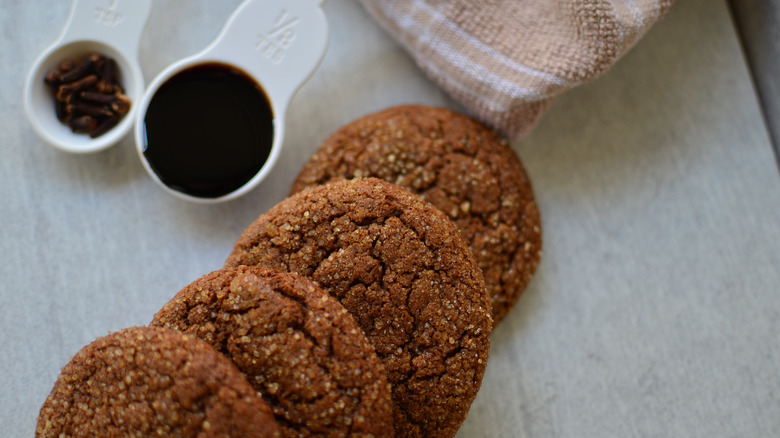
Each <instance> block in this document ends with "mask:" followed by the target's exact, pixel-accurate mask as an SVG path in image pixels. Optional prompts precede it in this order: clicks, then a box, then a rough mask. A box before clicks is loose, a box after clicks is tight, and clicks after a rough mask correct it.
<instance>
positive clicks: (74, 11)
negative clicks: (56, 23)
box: [59, 0, 152, 59]
mask: <svg viewBox="0 0 780 438" xmlns="http://www.w3.org/2000/svg"><path fill="white" fill-rule="evenodd" d="M151 8H152V0H73V4H72V6H71V9H70V16H69V17H68V22H67V24H66V25H65V30H63V32H62V36H60V40H59V43H61V44H64V43H68V42H72V41H84V40H88V41H100V42H103V43H106V44H108V45H110V46H112V47H114V48H116V49H117V50H119V51H121V52H122V53H124V54H125V56H127V57H128V59H137V57H138V42H139V41H140V39H141V32H142V31H143V29H144V26H145V25H146V20H147V19H148V17H149V12H150V11H151Z"/></svg>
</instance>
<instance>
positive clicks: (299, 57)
mask: <svg viewBox="0 0 780 438" xmlns="http://www.w3.org/2000/svg"><path fill="white" fill-rule="evenodd" d="M321 3H323V1H322V0H246V1H245V2H244V3H242V4H241V5H240V6H239V7H238V8H237V9H236V10H235V12H234V13H233V14H232V16H231V17H230V19H229V20H228V21H227V23H226V25H225V27H224V28H223V30H222V32H221V33H220V35H219V36H218V37H217V38H216V40H214V42H212V43H211V44H210V45H209V46H208V47H206V48H205V49H204V50H203V51H201V52H199V53H197V54H195V55H192V56H190V57H187V58H184V59H181V60H179V61H177V62H175V63H173V64H172V65H170V66H169V67H167V68H165V69H164V70H163V71H162V72H161V73H160V74H159V75H158V76H157V77H156V78H154V80H152V82H151V83H150V84H149V87H148V88H147V90H146V93H145V94H144V96H143V98H142V99H141V100H140V101H139V104H138V110H139V112H138V117H137V119H136V124H135V140H136V146H137V149H138V155H139V157H140V159H141V161H142V163H143V165H144V167H145V168H146V170H147V172H148V173H149V174H150V175H151V176H152V178H153V179H154V180H155V181H156V182H157V183H159V185H160V186H161V187H163V188H164V189H165V190H166V191H168V192H169V193H171V194H173V195H175V196H178V197H180V198H183V199H187V200H190V201H196V202H221V201H226V200H229V199H234V198H236V197H238V196H241V195H244V194H246V193H247V192H249V191H250V190H252V189H253V188H254V187H256V186H257V185H258V184H259V183H260V182H261V181H262V180H263V179H264V178H265V177H266V176H267V175H268V173H269V172H270V170H271V168H272V167H273V165H274V164H275V163H276V160H277V159H278V157H279V153H280V149H281V147H282V142H283V140H284V122H285V113H286V111H287V107H288V104H289V103H290V99H291V98H292V97H293V95H294V94H295V92H296V91H297V90H298V89H299V88H300V87H301V85H303V84H304V83H305V82H306V80H308V78H309V77H310V76H311V74H312V73H313V72H314V71H315V70H316V68H317V67H318V66H319V64H320V62H321V60H322V58H323V56H324V54H325V50H326V48H327V45H328V27H327V21H326V17H325V14H324V12H323V11H322V9H321ZM215 63H216V64H224V65H228V66H231V67H233V68H235V69H238V70H239V71H241V72H243V73H245V74H246V75H248V76H249V77H251V78H253V79H254V80H255V82H256V83H257V84H259V86H260V87H261V88H262V90H264V92H265V95H266V96H267V98H268V101H269V104H270V107H271V110H272V113H273V141H272V145H271V148H270V153H269V155H268V157H267V159H266V160H265V162H264V164H262V167H260V169H259V170H258V171H257V173H256V174H254V176H252V177H251V179H249V180H248V181H247V182H246V183H244V184H243V185H241V186H240V187H238V188H237V189H235V190H233V191H231V192H229V193H226V194H223V195H220V196H216V197H201V196H193V195H192V194H188V193H185V192H183V191H181V190H177V189H176V188H173V187H169V186H168V185H166V184H165V183H164V182H163V180H164V179H165V178H164V176H162V178H161V175H158V174H157V173H156V171H155V169H154V166H153V165H151V164H150V162H149V160H148V157H147V156H146V155H145V154H144V152H145V150H146V149H147V132H146V122H145V118H146V114H147V110H148V108H149V104H150V102H151V101H152V100H153V99H154V97H155V93H156V92H157V91H158V90H159V89H160V87H162V86H163V85H165V84H166V82H167V81H168V80H169V79H171V78H173V77H174V76H176V75H177V74H179V73H182V72H183V71H185V70H188V69H192V68H194V67H197V66H199V65H208V64H215ZM215 129H216V128H215ZM149 143H150V144H151V143H152V141H151V139H149ZM152 147H153V148H159V147H165V145H164V144H163V145H160V144H155V145H153V146H152ZM181 165H185V164H183V163H182V164H181Z"/></svg>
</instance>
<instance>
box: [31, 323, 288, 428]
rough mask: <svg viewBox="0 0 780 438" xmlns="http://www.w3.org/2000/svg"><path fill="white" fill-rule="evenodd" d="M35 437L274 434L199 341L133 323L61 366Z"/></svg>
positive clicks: (242, 387)
mask: <svg viewBox="0 0 780 438" xmlns="http://www.w3.org/2000/svg"><path fill="white" fill-rule="evenodd" d="M36 436H37V437H61V436H70V437H94V436H170V437H193V438H194V437H199V438H205V437H236V438H241V437H258V438H260V437H269V436H277V437H278V436H280V435H279V429H278V428H277V426H276V423H275V421H274V417H273V415H271V412H270V410H269V408H268V406H267V405H266V404H265V403H264V402H263V400H262V399H261V398H260V396H258V394H257V393H256V392H255V391H254V390H253V389H252V387H251V386H250V385H249V383H247V382H246V380H244V378H243V376H242V375H241V373H240V372H239V371H238V370H237V369H236V367H235V365H233V364H232V363H230V361H229V360H227V359H226V358H225V357H224V356H222V355H221V354H219V353H218V352H217V351H215V350H214V349H213V348H211V347H210V346H209V345H208V344H207V343H205V342H202V341H199V340H197V339H195V338H193V337H191V336H188V335H185V334H182V333H179V332H176V331H173V330H165V329H161V328H147V327H133V328H129V329H124V330H121V331H118V332H115V333H112V334H109V335H108V336H105V337H101V338H98V339H96V340H95V341H94V342H92V343H91V344H89V345H87V346H86V347H84V348H82V349H81V351H79V352H78V353H77V354H76V355H75V356H74V357H73V359H71V361H70V362H69V363H68V364H67V365H66V366H65V367H64V368H63V369H62V372H61V373H60V376H59V378H58V379H57V381H56V383H55V384H54V388H53V389H52V391H51V394H50V395H49V397H48V398H47V399H46V401H45V402H44V404H43V407H42V408H41V412H40V415H39V417H38V426H37V429H36Z"/></svg>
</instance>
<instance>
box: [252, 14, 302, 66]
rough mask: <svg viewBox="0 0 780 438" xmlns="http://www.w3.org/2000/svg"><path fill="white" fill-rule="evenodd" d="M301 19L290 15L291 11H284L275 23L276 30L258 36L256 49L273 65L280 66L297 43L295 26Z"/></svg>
mask: <svg viewBox="0 0 780 438" xmlns="http://www.w3.org/2000/svg"><path fill="white" fill-rule="evenodd" d="M300 21H301V19H300V18H298V17H294V16H291V15H290V11H288V10H286V9H283V10H282V11H281V13H279V17H278V18H277V19H276V21H274V26H275V27H274V28H273V29H271V30H270V31H268V32H266V33H261V34H259V35H258V36H257V44H256V45H255V48H256V49H257V50H259V51H260V53H262V54H263V55H264V56H265V57H267V58H268V59H269V60H270V61H271V62H272V63H274V64H279V63H280V62H282V61H283V60H284V55H285V54H286V53H287V49H289V48H290V46H291V45H292V43H293V41H295V36H296V30H295V25H297V24H298V23H300Z"/></svg>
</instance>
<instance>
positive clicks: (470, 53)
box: [360, 0, 674, 140]
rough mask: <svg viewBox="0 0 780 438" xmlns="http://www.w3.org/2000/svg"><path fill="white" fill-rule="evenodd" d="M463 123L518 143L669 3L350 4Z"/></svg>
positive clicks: (480, 0)
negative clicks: (457, 109)
mask: <svg viewBox="0 0 780 438" xmlns="http://www.w3.org/2000/svg"><path fill="white" fill-rule="evenodd" d="M360 1H361V2H362V3H363V5H364V6H365V8H366V9H367V10H368V11H369V13H370V14H371V15H372V16H373V17H374V18H375V19H376V20H377V21H378V22H379V23H380V24H381V25H382V26H383V27H384V28H385V29H386V30H387V31H388V32H390V34H392V35H393V36H394V37H395V38H396V39H397V40H398V41H399V42H400V43H401V44H402V45H403V46H404V47H405V48H406V49H407V51H408V52H409V53H410V54H411V55H412V57H413V58H414V59H415V61H416V62H417V63H418V64H419V65H420V67H421V68H422V69H423V70H424V71H425V72H426V74H427V75H428V76H429V77H430V78H431V79H432V80H434V81H435V82H436V83H438V84H439V85H440V86H441V87H442V88H443V89H444V90H446V91H447V92H448V93H449V94H450V95H452V96H453V97H454V98H455V99H456V100H458V101H459V102H461V103H462V104H463V105H464V106H465V107H466V109H467V110H468V111H469V112H470V113H471V114H472V116H474V117H476V118H477V119H479V120H481V121H482V122H483V123H485V124H487V125H488V126H491V127H492V128H494V129H496V130H497V131H499V132H500V133H502V134H503V135H505V136H507V137H509V138H510V139H513V140H517V139H520V138H522V137H523V136H524V135H525V134H526V133H527V132H528V131H529V130H530V129H531V128H532V127H533V126H534V125H535V123H536V122H537V121H538V120H539V117H540V116H541V114H542V113H543V112H544V110H545V109H546V108H547V107H548V106H549V104H550V102H551V99H552V98H554V97H555V96H556V95H558V94H560V93H561V92H563V91H565V90H568V89H569V88H572V87H574V86H576V85H579V84H582V83H584V82H587V81H590V80H593V79H595V78H596V77H598V76H599V75H601V74H602V73H604V72H605V71H607V70H608V69H609V68H610V67H611V66H612V65H613V64H614V63H615V61H617V60H618V59H619V58H620V57H621V56H622V55H623V54H625V53H626V52H627V51H628V50H629V49H630V48H631V47H632V46H633V45H634V44H635V43H636V42H637V40H639V38H640V37H641V36H642V35H644V33H645V32H646V31H647V30H648V29H649V28H650V27H651V26H652V25H653V24H654V23H655V22H657V21H658V20H659V19H661V17H662V16H663V15H664V14H665V13H666V11H667V10H668V9H669V8H670V7H671V5H672V3H673V2H674V0H446V1H445V0H360Z"/></svg>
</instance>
